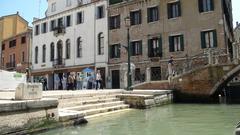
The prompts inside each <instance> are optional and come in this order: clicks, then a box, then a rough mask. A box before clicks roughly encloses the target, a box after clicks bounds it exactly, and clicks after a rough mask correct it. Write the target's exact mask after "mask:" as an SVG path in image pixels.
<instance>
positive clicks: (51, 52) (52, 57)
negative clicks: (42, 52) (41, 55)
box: [50, 43, 55, 61]
mask: <svg viewBox="0 0 240 135" xmlns="http://www.w3.org/2000/svg"><path fill="white" fill-rule="evenodd" d="M50 47H51V50H50V56H51V57H50V61H54V50H55V47H54V43H51V45H50Z"/></svg>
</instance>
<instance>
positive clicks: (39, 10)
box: [38, 0, 41, 18]
mask: <svg viewBox="0 0 240 135" xmlns="http://www.w3.org/2000/svg"><path fill="white" fill-rule="evenodd" d="M38 2H39V3H38V18H40V13H41V0H39V1H38Z"/></svg>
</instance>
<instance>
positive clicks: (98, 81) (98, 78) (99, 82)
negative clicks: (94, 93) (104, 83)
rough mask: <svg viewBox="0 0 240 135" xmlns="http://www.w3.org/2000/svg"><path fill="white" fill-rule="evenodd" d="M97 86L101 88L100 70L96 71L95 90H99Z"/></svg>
mask: <svg viewBox="0 0 240 135" xmlns="http://www.w3.org/2000/svg"><path fill="white" fill-rule="evenodd" d="M99 85H100V87H101V74H100V70H98V71H97V74H96V90H97V89H98V88H99Z"/></svg>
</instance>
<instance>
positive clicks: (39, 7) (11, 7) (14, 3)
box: [0, 0, 240, 26]
mask: <svg viewBox="0 0 240 135" xmlns="http://www.w3.org/2000/svg"><path fill="white" fill-rule="evenodd" d="M189 1H190V0H189ZM232 3H233V4H232V6H233V25H234V26H235V25H236V21H239V22H240V0H232ZM46 9H47V0H0V16H5V15H9V14H15V13H16V12H17V11H19V14H20V15H21V16H22V17H23V18H25V19H26V20H27V21H28V22H29V25H30V26H32V21H33V17H37V18H43V17H44V16H45V11H46Z"/></svg>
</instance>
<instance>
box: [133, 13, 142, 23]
mask: <svg viewBox="0 0 240 135" xmlns="http://www.w3.org/2000/svg"><path fill="white" fill-rule="evenodd" d="M130 19H131V25H138V24H141V23H142V17H141V10H138V11H132V12H130Z"/></svg>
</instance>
